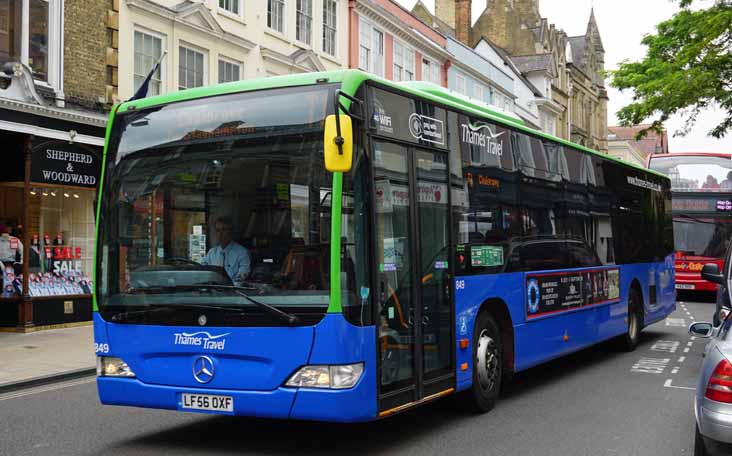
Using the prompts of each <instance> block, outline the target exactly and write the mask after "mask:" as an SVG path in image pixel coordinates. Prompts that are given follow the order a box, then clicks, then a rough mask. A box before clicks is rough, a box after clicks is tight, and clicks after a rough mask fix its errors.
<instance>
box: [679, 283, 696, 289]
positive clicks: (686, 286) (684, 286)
mask: <svg viewBox="0 0 732 456" xmlns="http://www.w3.org/2000/svg"><path fill="white" fill-rule="evenodd" d="M676 289H677V290H693V289H694V285H692V284H690V283H677V284H676Z"/></svg>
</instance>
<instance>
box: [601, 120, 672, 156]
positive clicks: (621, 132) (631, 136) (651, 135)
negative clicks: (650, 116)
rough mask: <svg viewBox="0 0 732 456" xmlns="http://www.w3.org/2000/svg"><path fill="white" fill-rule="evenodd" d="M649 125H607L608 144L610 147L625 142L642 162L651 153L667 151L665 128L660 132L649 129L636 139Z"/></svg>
mask: <svg viewBox="0 0 732 456" xmlns="http://www.w3.org/2000/svg"><path fill="white" fill-rule="evenodd" d="M650 126H651V125H650V124H641V125H636V126H634V127H617V126H615V127H612V126H611V127H608V146H609V147H611V146H612V144H613V143H620V144H624V143H627V144H628V145H629V146H630V147H632V148H633V150H635V151H637V152H638V154H639V155H640V157H641V159H642V161H643V162H644V163H645V160H646V158H648V156H649V155H651V154H667V153H669V148H668V132H667V131H666V129H663V130H662V131H661V132H655V131H653V130H649V131H647V132H646V134H645V135H644V136H643V137H642V138H640V139H636V137H637V136H638V134H639V133H640V132H641V131H643V130H645V129H647V128H650Z"/></svg>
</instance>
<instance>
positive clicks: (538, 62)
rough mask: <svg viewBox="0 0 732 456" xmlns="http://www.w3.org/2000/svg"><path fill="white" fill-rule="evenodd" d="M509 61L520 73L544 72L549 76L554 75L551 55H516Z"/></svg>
mask: <svg viewBox="0 0 732 456" xmlns="http://www.w3.org/2000/svg"><path fill="white" fill-rule="evenodd" d="M511 60H513V63H514V64H515V65H516V67H517V68H518V69H519V70H520V71H521V72H522V73H531V72H534V71H546V72H547V73H549V74H552V75H553V74H554V71H553V70H554V65H552V60H553V59H552V55H551V54H535V55H517V56H512V57H511Z"/></svg>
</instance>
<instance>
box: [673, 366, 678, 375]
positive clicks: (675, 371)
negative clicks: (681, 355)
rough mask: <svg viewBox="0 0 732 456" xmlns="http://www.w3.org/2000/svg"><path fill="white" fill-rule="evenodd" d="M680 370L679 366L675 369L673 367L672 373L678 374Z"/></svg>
mask: <svg viewBox="0 0 732 456" xmlns="http://www.w3.org/2000/svg"><path fill="white" fill-rule="evenodd" d="M678 372H679V366H676V367H674V368H673V369H671V374H678Z"/></svg>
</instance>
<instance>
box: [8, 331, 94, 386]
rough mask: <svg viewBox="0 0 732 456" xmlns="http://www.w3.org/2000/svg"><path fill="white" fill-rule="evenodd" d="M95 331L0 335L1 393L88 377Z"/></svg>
mask: <svg viewBox="0 0 732 456" xmlns="http://www.w3.org/2000/svg"><path fill="white" fill-rule="evenodd" d="M93 339H94V327H93V326H79V327H74V328H64V329H51V330H45V331H38V332H31V333H4V332H0V361H2V362H0V392H7V391H10V390H14V389H19V388H23V387H28V386H32V385H36V384H42V383H50V382H53V381H59V380H63V379H68V378H73V377H76V376H82V375H88V374H91V373H92V372H93V371H94V369H95V362H96V360H95V358H94V348H93V347H94V342H93Z"/></svg>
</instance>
